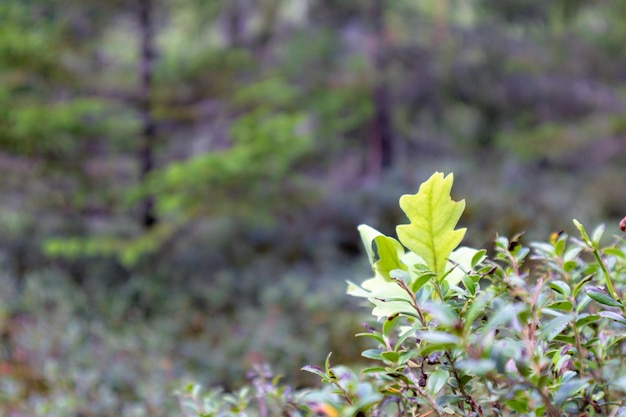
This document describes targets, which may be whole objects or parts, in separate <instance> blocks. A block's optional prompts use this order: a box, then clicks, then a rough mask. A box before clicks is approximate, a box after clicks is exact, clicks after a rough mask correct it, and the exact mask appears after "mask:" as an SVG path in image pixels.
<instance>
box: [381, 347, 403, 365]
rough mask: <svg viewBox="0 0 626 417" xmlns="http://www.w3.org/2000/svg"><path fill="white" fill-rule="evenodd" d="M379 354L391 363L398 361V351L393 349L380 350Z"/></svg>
mask: <svg viewBox="0 0 626 417" xmlns="http://www.w3.org/2000/svg"><path fill="white" fill-rule="evenodd" d="M380 356H382V357H383V358H384V359H386V360H388V361H389V362H392V363H396V362H398V359H399V358H400V354H399V353H398V352H394V351H393V350H391V351H387V352H381V353H380Z"/></svg>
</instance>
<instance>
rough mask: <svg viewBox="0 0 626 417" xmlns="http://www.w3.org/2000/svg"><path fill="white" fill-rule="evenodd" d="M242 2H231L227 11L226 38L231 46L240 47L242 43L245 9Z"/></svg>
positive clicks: (234, 0)
mask: <svg viewBox="0 0 626 417" xmlns="http://www.w3.org/2000/svg"><path fill="white" fill-rule="evenodd" d="M240 3H241V0H230V1H229V2H228V8H227V11H226V36H227V38H228V40H229V43H230V46H232V47H235V48H236V47H238V46H241V43H242V29H243V27H242V25H243V17H244V16H243V8H242V7H241V4H240Z"/></svg>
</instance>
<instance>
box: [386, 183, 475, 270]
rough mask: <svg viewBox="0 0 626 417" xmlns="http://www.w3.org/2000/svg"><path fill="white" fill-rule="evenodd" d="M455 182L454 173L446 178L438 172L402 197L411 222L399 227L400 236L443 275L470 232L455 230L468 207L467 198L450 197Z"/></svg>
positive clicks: (433, 268)
mask: <svg viewBox="0 0 626 417" xmlns="http://www.w3.org/2000/svg"><path fill="white" fill-rule="evenodd" d="M453 182H454V176H453V174H449V175H448V176H447V177H444V176H443V174H442V173H440V172H436V173H434V174H433V175H432V176H431V177H430V178H429V179H428V180H427V181H426V182H424V183H423V184H422V185H421V186H420V188H419V191H418V192H417V194H415V195H409V194H406V195H403V196H402V197H401V198H400V207H401V208H402V210H403V211H404V213H405V214H406V215H407V217H408V218H409V220H410V221H411V223H410V224H404V225H400V226H398V227H397V229H396V231H397V234H398V238H399V239H400V242H402V244H403V245H404V246H406V247H407V248H408V249H409V250H411V251H413V252H415V253H416V254H417V255H419V256H420V257H421V258H423V259H424V261H425V262H426V264H427V265H428V266H429V267H430V269H431V270H432V271H433V272H435V273H436V274H437V275H438V276H439V277H442V276H443V275H444V274H445V269H446V264H447V260H448V257H449V256H450V253H451V252H452V251H453V250H454V249H455V248H456V247H457V246H458V245H459V244H460V243H461V241H462V240H463V237H464V236H465V231H466V229H456V230H455V227H456V225H457V223H458V221H459V219H460V218H461V215H462V214H463V210H464V209H465V200H461V201H453V200H452V198H450V191H451V189H452V183H453Z"/></svg>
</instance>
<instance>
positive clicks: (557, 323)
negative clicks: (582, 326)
mask: <svg viewBox="0 0 626 417" xmlns="http://www.w3.org/2000/svg"><path fill="white" fill-rule="evenodd" d="M573 318H574V316H573V315H571V314H564V315H562V316H558V317H555V318H553V319H552V320H550V321H549V322H548V323H547V324H545V325H544V326H542V327H541V330H540V332H541V335H542V336H543V337H544V338H545V340H552V339H554V338H555V337H557V336H558V335H559V334H561V332H562V331H563V330H565V328H566V327H567V325H568V324H569V323H570V322H571V321H572V319H573Z"/></svg>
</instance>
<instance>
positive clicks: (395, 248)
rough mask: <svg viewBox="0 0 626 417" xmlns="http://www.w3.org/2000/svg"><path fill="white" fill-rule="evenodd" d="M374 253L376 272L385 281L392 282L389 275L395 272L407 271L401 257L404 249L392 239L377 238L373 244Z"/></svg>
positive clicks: (385, 237) (386, 237)
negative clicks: (397, 270) (398, 270)
mask: <svg viewBox="0 0 626 417" xmlns="http://www.w3.org/2000/svg"><path fill="white" fill-rule="evenodd" d="M372 251H373V253H374V265H373V266H374V270H375V271H376V273H377V274H378V275H380V276H381V277H382V278H383V279H385V280H390V279H391V277H390V276H389V273H390V272H391V271H393V270H396V269H400V270H405V271H406V270H407V267H406V266H405V265H404V264H402V262H400V256H402V254H404V248H403V247H402V245H401V244H400V242H398V241H397V240H395V239H394V238H392V237H388V236H377V237H376V238H375V239H374V241H373V242H372Z"/></svg>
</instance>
